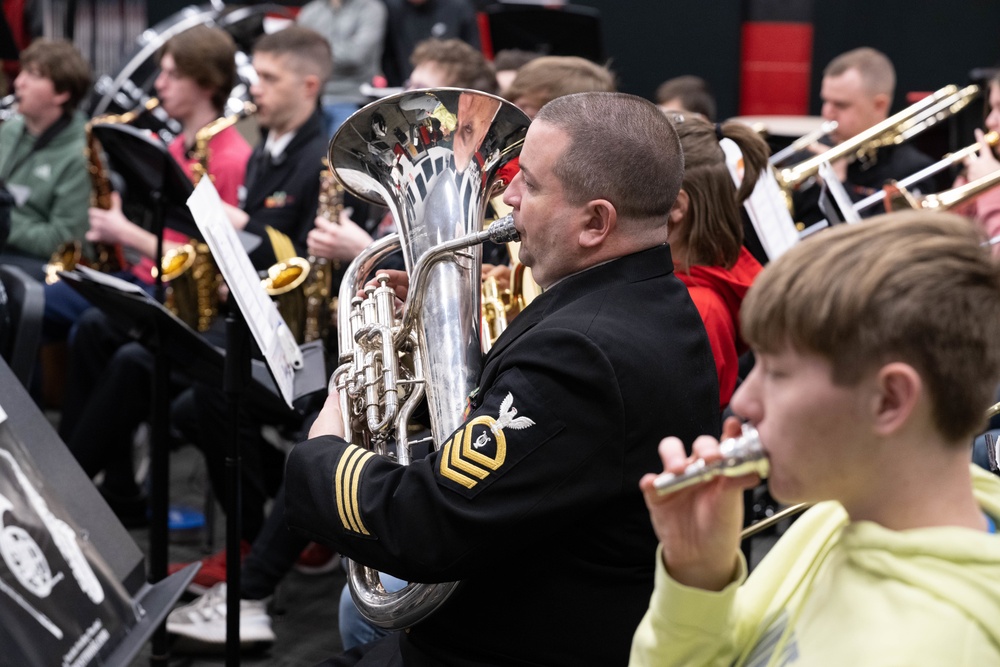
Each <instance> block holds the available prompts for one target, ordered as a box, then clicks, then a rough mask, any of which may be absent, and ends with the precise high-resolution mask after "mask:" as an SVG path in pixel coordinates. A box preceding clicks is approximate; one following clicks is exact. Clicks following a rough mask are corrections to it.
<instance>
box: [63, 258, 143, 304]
mask: <svg viewBox="0 0 1000 667" xmlns="http://www.w3.org/2000/svg"><path fill="white" fill-rule="evenodd" d="M75 270H76V271H78V272H79V273H80V274H81V275H84V276H86V277H87V278H88V279H89V280H90V281H91V282H95V283H98V284H101V285H107V286H108V287H113V288H115V289H116V290H118V291H119V292H126V293H128V294H141V295H142V296H144V297H146V298H147V299H148V298H149V295H148V294H147V293H146V291H145V290H144V289H142V288H141V287H139V286H138V285H136V284H135V283H130V282H129V281H127V280H122V279H121V278H118V277H116V276H113V275H111V274H110V273H104V272H102V271H95V270H94V269H92V268H90V267H89V266H84V265H83V264H77V265H76V269H75Z"/></svg>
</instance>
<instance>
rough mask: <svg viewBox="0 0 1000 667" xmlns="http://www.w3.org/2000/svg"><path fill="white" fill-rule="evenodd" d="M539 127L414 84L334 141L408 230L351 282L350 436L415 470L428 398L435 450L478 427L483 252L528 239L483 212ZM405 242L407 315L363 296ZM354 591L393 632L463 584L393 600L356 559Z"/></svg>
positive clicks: (347, 293) (364, 189)
mask: <svg viewBox="0 0 1000 667" xmlns="http://www.w3.org/2000/svg"><path fill="white" fill-rule="evenodd" d="M527 127H528V118H527V116H525V115H524V113H523V112H521V111H520V110H519V109H517V108H516V107H515V106H513V105H512V104H510V103H509V102H506V101H505V100H503V99H501V98H499V97H495V96H493V95H487V94H485V93H481V92H478V91H471V90H462V89H456V88H444V89H435V90H414V91H409V92H405V93H402V94H399V95H394V96H390V97H387V98H384V99H382V100H379V101H378V102H375V103H373V104H370V105H368V106H366V107H364V108H363V109H361V110H360V111H358V112H357V113H355V114H354V115H353V116H351V117H350V118H349V119H348V120H347V121H346V122H345V123H344V125H343V126H342V127H341V128H340V130H339V131H338V132H337V134H336V136H335V137H334V139H333V141H332V142H331V144H330V165H331V168H332V169H333V170H334V173H335V174H336V176H337V178H338V179H339V180H340V181H341V182H342V183H343V184H344V187H345V188H346V189H347V190H350V191H351V192H352V193H353V194H354V195H356V196H358V197H360V198H362V199H365V200H367V201H371V202H373V203H376V204H379V205H386V206H388V207H389V209H390V211H391V212H392V215H393V218H394V219H395V222H396V228H397V231H398V237H396V238H395V239H384V240H380V241H377V242H376V243H374V244H372V246H371V247H370V248H369V249H368V250H367V251H365V252H364V253H362V254H361V255H360V256H358V257H357V258H356V259H355V260H354V261H353V262H352V263H351V264H350V266H348V267H347V269H346V272H345V275H344V278H343V280H342V282H341V287H340V298H339V302H340V308H339V313H338V337H339V344H340V345H339V347H340V362H341V363H340V366H339V367H338V369H337V371H336V372H335V373H334V376H333V378H332V380H331V385H333V386H336V387H337V389H338V390H339V392H340V398H341V408H342V412H343V414H344V421H345V432H346V434H347V435H346V437H347V439H348V441H349V442H352V443H354V444H357V445H359V446H364V447H367V448H369V449H371V450H372V451H375V452H377V453H379V454H383V455H386V456H392V457H395V458H397V460H398V461H399V462H400V463H407V462H408V461H409V459H410V453H409V445H408V440H407V437H408V431H409V426H410V424H409V419H410V415H411V414H412V413H413V411H414V409H415V408H416V405H417V404H418V403H419V402H420V401H421V399H422V397H423V396H425V395H426V399H427V411H428V416H429V418H430V424H431V434H432V439H433V442H434V446H435V448H437V447H439V446H440V445H442V444H444V443H445V442H446V440H447V438H448V437H449V436H451V434H452V433H453V432H454V431H455V430H456V429H457V428H458V427H459V426H461V425H462V423H463V422H464V417H465V409H466V401H467V397H468V396H469V394H470V393H471V391H472V390H473V389H474V387H475V386H476V384H477V383H478V379H479V373H480V370H481V366H482V350H481V347H480V284H481V280H480V275H481V252H482V251H481V247H480V246H481V244H482V243H483V242H484V241H485V240H493V241H494V242H496V241H500V242H506V241H509V240H511V238H512V237H516V232H513V223H512V222H511V221H510V220H509V219H507V220H504V221H503V222H500V221H498V222H497V223H494V224H493V225H491V228H490V231H486V232H484V231H482V226H483V218H484V215H485V211H486V205H487V203H488V202H489V200H490V199H491V198H492V197H494V196H495V195H497V194H499V193H500V192H501V191H502V189H503V187H504V184H503V183H502V181H501V179H499V178H498V172H499V171H500V169H501V168H502V167H503V166H504V165H505V164H507V163H508V162H509V161H510V160H512V159H513V158H514V157H516V156H517V155H518V154H519V152H520V148H521V144H522V142H523V141H524V135H525V133H526V132H527ZM505 232H506V233H505ZM395 246H399V247H400V249H401V250H402V254H403V259H404V262H405V263H406V269H407V271H408V272H409V274H410V289H409V294H408V296H407V301H406V303H405V304H404V306H403V314H402V317H401V318H397V317H396V312H395V311H396V309H395V303H394V297H393V296H392V294H391V292H392V290H391V289H389V288H388V287H385V286H382V287H370V288H367V290H366V294H367V298H366V299H361V298H358V297H356V294H357V292H358V291H359V289H360V288H361V287H362V286H363V285H364V283H365V281H366V280H367V278H368V275H369V273H370V270H371V268H372V267H373V266H374V264H375V263H376V262H377V261H378V258H379V257H381V256H384V255H385V254H386V253H387V252H389V251H391V250H392V249H393V248H394V247H395ZM347 304H352V305H353V307H351V308H348V307H347ZM348 584H349V586H350V589H351V594H352V596H353V598H354V601H355V603H356V604H357V606H358V609H359V610H360V611H361V613H362V614H363V615H364V616H365V617H366V618H368V619H369V620H370V621H372V622H373V623H375V624H376V625H379V626H381V627H388V628H403V627H408V626H410V625H412V624H414V623H416V622H418V621H419V620H420V619H422V618H424V617H425V616H427V615H428V614H430V613H432V612H433V611H434V609H436V608H437V607H438V606H439V605H440V604H442V603H443V602H444V601H445V600H446V599H447V597H448V595H450V594H451V592H452V591H453V590H454V588H455V586H456V585H457V584H456V583H455V582H452V583H445V584H433V585H427V584H410V585H408V586H407V587H406V588H404V589H402V590H401V591H397V592H395V593H388V592H386V591H385V590H384V589H382V587H381V585H380V584H379V581H378V573H377V572H376V571H374V570H372V569H371V568H366V567H363V566H361V565H359V564H358V563H354V562H351V563H350V566H349V574H348Z"/></svg>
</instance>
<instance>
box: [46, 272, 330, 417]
mask: <svg viewBox="0 0 1000 667" xmlns="http://www.w3.org/2000/svg"><path fill="white" fill-rule="evenodd" d="M59 275H60V277H61V278H62V279H63V280H65V281H66V284H68V285H69V286H70V287H72V288H73V289H75V290H76V291H77V292H79V293H80V294H81V295H83V296H84V297H85V298H86V299H87V300H88V301H90V302H91V303H92V304H94V305H95V306H97V307H99V308H101V310H103V311H104V312H105V313H107V315H108V316H109V317H111V318H112V319H113V320H114V321H115V322H117V323H118V324H119V325H120V326H121V327H122V328H124V329H125V330H127V331H128V332H129V335H130V336H132V337H133V338H135V339H136V340H138V341H139V342H141V343H143V344H144V345H145V346H146V347H148V348H150V349H152V350H153V351H154V352H155V353H160V354H167V355H168V356H169V357H170V359H171V360H172V361H173V363H174V364H175V366H176V367H177V368H179V369H181V370H183V371H185V372H186V373H187V374H188V375H190V376H191V377H192V378H194V379H195V380H199V381H201V382H204V383H206V384H209V385H212V386H220V385H221V382H222V371H223V367H224V364H225V356H226V353H225V350H223V349H221V348H218V347H215V346H214V345H212V344H211V343H209V342H208V341H207V340H206V339H205V338H204V337H203V336H202V335H201V334H199V333H198V332H196V331H195V330H194V329H192V328H191V327H189V326H188V325H187V324H186V323H185V322H183V321H182V320H180V319H178V318H177V316H176V315H174V314H173V313H172V312H170V311H169V310H167V309H166V308H165V307H164V306H163V305H162V304H160V303H159V302H158V301H156V300H155V299H154V298H153V297H151V296H150V295H149V294H147V293H146V291H145V290H143V289H142V288H141V287H139V286H138V285H135V284H134V283H130V282H128V281H125V280H122V279H120V278H116V277H114V276H111V275H109V274H106V273H101V272H100V271H95V270H93V269H90V268H88V267H85V266H77V268H76V269H74V270H73V271H61V272H60V273H59ZM300 350H301V354H302V357H303V360H304V362H305V363H304V364H303V368H302V369H301V371H299V372H296V373H295V374H294V377H293V384H292V386H291V389H290V394H289V395H290V399H291V400H294V399H297V398H299V397H301V396H305V395H307V394H311V393H314V392H316V391H319V390H321V389H323V388H324V387H325V386H326V370H325V357H324V351H323V345H322V342H321V341H314V342H312V343H306V344H305V345H303V346H302V347H301V348H300ZM251 380H252V381H251V382H250V385H249V387H248V389H247V390H248V392H249V393H250V395H251V396H252V397H253V398H254V399H255V400H258V401H260V402H261V403H263V404H264V405H273V406H277V402H278V401H281V403H282V404H284V405H285V406H286V407H291V402H290V401H286V400H284V397H282V396H281V394H280V392H279V390H278V386H277V385H276V384H275V381H274V378H273V377H272V375H271V374H270V372H269V369H268V367H267V366H266V365H265V364H264V363H263V362H261V361H260V360H257V359H254V360H253V361H252V364H251Z"/></svg>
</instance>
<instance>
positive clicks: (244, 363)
mask: <svg viewBox="0 0 1000 667" xmlns="http://www.w3.org/2000/svg"><path fill="white" fill-rule="evenodd" d="M248 261H249V260H248ZM60 276H61V277H62V279H63V280H64V281H66V283H67V284H68V285H70V286H71V287H72V288H73V289H75V290H76V291H78V292H79V293H80V294H81V295H83V296H84V297H85V298H87V300H88V301H90V302H91V303H93V304H94V305H96V306H98V307H99V308H101V309H102V310H103V311H105V312H106V313H107V314H108V315H109V316H110V317H112V319H114V320H116V321H117V322H118V323H119V324H120V325H122V326H123V327H124V328H125V329H127V330H129V331H130V332H131V333H132V335H134V336H135V337H136V339H137V340H138V341H139V342H141V343H142V344H143V345H145V346H146V347H147V348H149V349H151V350H152V351H153V352H154V354H155V356H156V363H157V370H156V371H154V383H155V382H159V381H161V379H162V372H161V371H160V370H159V369H160V365H161V364H166V361H167V360H168V359H169V360H170V362H171V363H173V364H176V365H177V366H178V367H180V368H182V369H183V370H184V371H185V372H187V373H188V374H189V375H191V377H192V378H194V379H195V380H199V381H201V382H204V383H206V384H210V385H215V386H218V385H219V384H220V381H222V382H224V384H225V389H226V392H227V396H228V395H229V394H230V393H231V392H235V393H236V400H235V401H234V403H235V407H234V408H233V413H232V414H233V415H234V417H233V420H232V422H231V425H230V427H231V429H232V431H231V438H230V440H231V442H230V447H237V448H238V424H237V423H236V415H237V414H238V408H239V397H240V396H241V395H242V394H244V393H248V394H249V395H250V396H251V397H252V398H253V399H254V400H255V401H257V402H258V403H260V404H264V405H274V406H279V405H280V406H284V407H285V408H286V409H287V407H288V402H287V401H286V400H285V398H284V397H283V396H282V395H281V392H280V391H279V390H278V385H277V382H276V379H275V378H274V377H273V373H272V372H271V368H270V366H269V365H265V364H263V363H262V362H260V361H257V360H251V359H250V355H249V351H248V346H247V345H246V344H244V343H245V341H239V340H238V335H237V334H238V332H239V330H242V334H243V336H244V337H246V335H247V332H246V327H245V326H239V325H237V324H234V323H231V322H229V321H227V328H228V331H227V333H228V334H229V344H230V345H233V343H234V342H235V343H236V345H235V349H234V348H233V347H231V348H230V349H229V351H228V352H227V351H223V350H221V349H219V348H216V347H214V346H212V345H211V344H210V343H209V342H208V341H207V340H205V338H203V337H202V336H201V335H200V334H198V333H197V332H195V331H194V330H193V329H191V328H190V327H189V326H188V325H187V324H185V323H184V322H182V321H181V320H179V319H178V318H177V317H176V316H175V315H174V314H173V313H171V312H170V311H168V310H167V309H166V308H164V307H163V305H162V304H160V303H159V302H157V301H156V300H155V299H153V298H151V297H150V296H149V295H148V294H146V292H145V291H143V290H142V289H141V288H140V287H138V286H136V285H134V284H132V283H129V282H126V281H124V280H120V279H118V278H114V277H112V276H108V275H106V274H102V273H100V272H97V271H94V270H92V269H88V268H87V267H78V268H77V269H76V270H74V271H72V272H60ZM232 310H237V309H236V308H235V307H234V308H233V309H232ZM299 349H300V352H301V355H302V358H303V366H302V368H301V369H300V370H299V371H298V372H296V373H295V375H294V378H293V383H294V384H293V387H292V393H291V395H292V398H293V399H295V398H299V397H300V396H304V395H306V394H311V393H314V392H317V391H320V390H322V389H323V388H324V387H325V386H326V364H325V354H324V350H323V344H322V341H314V342H312V343H307V344H305V345H303V346H302V347H301V348H299ZM244 372H245V373H246V375H244ZM166 374H167V375H169V370H167V373H166ZM163 382H164V384H163V386H157V387H156V390H155V391H154V395H153V396H154V398H153V400H154V405H153V417H154V420H157V421H159V420H165V419H167V418H168V417H169V415H167V414H166V413H167V411H168V409H169V405H168V401H167V400H166V397H167V396H169V385H168V384H167V382H166V380H163ZM158 414H159V416H158ZM156 432H157V427H156V426H154V428H153V433H154V443H153V456H152V462H151V473H150V474H151V478H152V481H153V484H152V489H153V491H152V493H151V496H152V497H151V500H152V508H153V518H152V522H151V524H152V525H151V530H150V562H151V563H152V562H154V560H155V562H156V563H162V567H163V569H164V571H165V569H166V552H167V535H166V533H167V522H166V512H167V504H168V503H167V480H166V479H165V476H167V475H168V469H169V459H168V458H167V456H168V454H169V452H168V451H167V447H166V443H165V442H163V443H157V442H156V440H155V437H156V436H155V434H156ZM227 472H228V477H229V479H228V480H227V481H228V482H229V483H228V485H227V490H226V493H228V494H230V495H229V498H230V502H229V511H228V513H227V517H226V518H227V536H226V543H227V552H228V551H232V550H233V549H235V550H236V553H237V554H238V550H239V520H240V509H239V507H240V500H239V497H240V491H239V486H240V478H239V457H238V455H237V456H235V459H234V460H233V461H230V460H229V459H228V458H227ZM158 513H159V514H158ZM154 531H157V535H156V536H157V539H156V540H155V541H154V539H153V537H154ZM154 547H155V548H156V549H157V550H158V551H159V552H160V553H157V554H153V549H154ZM154 556H155V558H154ZM230 558H231V560H230V561H229V562H232V563H238V562H240V559H239V556H238V555H236V556H231V557H230ZM151 575H152V576H153V577H154V580H155V578H156V572H155V571H154V570H152V568H151ZM192 576H193V575H192ZM226 578H227V583H229V585H230V586H233V585H234V584H233V581H236V582H237V583H238V579H239V568H238V567H232V568H226ZM233 593H234V594H235V595H237V596H238V595H239V588H238V586H235V587H234V589H233ZM238 605H239V600H238V598H237V600H236V608H235V610H233V609H232V608H230V609H229V610H228V611H229V613H230V614H232V618H233V621H235V622H236V624H237V630H236V632H235V635H233V637H234V639H233V640H234V641H235V642H236V644H235V648H231V647H230V640H229V637H228V636H227V664H236V663H238V656H239V652H238V651H239V631H238V623H239V606H238ZM233 621H230V620H229V619H227V623H232V622H233ZM227 627H228V626H227ZM165 639H166V638H165V634H164V638H163V642H164V648H163V649H161V651H162V654H161V655H160V656H157V655H154V658H158V657H160V658H163V659H165V657H164V656H165ZM155 640H156V638H155V637H154V643H155ZM156 650H157V647H156V646H154V653H156ZM234 651H235V653H234V657H232V658H230V657H229V656H230V653H231V652H234ZM234 661H235V662H234Z"/></svg>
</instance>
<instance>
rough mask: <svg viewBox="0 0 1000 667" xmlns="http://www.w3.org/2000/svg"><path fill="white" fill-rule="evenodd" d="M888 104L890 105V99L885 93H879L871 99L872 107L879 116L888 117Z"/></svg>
mask: <svg viewBox="0 0 1000 667" xmlns="http://www.w3.org/2000/svg"><path fill="white" fill-rule="evenodd" d="M890 104H892V98H890V97H889V96H888V95H886V94H885V93H879V94H877V95H876V96H875V97H873V98H872V105H873V106H874V107H875V110H876V111H878V112H879V113H880V114H884V115H886V116H888V115H889V105H890Z"/></svg>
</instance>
